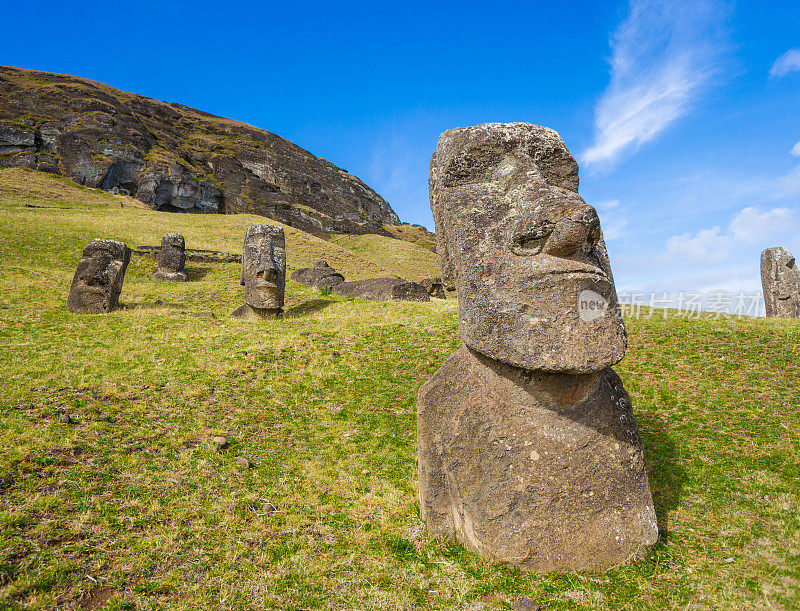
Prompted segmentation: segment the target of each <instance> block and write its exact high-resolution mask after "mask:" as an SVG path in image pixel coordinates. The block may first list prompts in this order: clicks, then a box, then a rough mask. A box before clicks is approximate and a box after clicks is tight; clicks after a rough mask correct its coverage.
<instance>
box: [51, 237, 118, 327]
mask: <svg viewBox="0 0 800 611" xmlns="http://www.w3.org/2000/svg"><path fill="white" fill-rule="evenodd" d="M130 260H131V249H130V248H128V247H127V246H125V244H123V243H122V242H116V241H114V240H92V241H91V242H89V243H88V244H87V245H86V248H84V249H83V257H82V258H81V260H80V263H78V269H77V270H76V271H75V277H74V278H73V279H72V286H70V288H69V297H67V309H68V310H69V311H70V312H79V313H86V314H104V313H106V312H111V311H113V310H116V309H117V308H118V307H119V294H120V292H122V281H123V280H124V278H125V270H126V269H127V268H128V263H129V262H130Z"/></svg>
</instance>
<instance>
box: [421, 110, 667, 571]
mask: <svg viewBox="0 0 800 611" xmlns="http://www.w3.org/2000/svg"><path fill="white" fill-rule="evenodd" d="M430 185H431V207H432V208H433V213H434V219H435V221H436V235H437V240H438V243H437V250H438V252H439V253H440V254H442V253H444V259H440V264H441V265H442V274H443V277H444V276H445V275H446V274H448V273H452V276H453V278H454V279H455V284H456V288H457V290H458V302H459V333H460V335H461V338H462V339H463V340H464V343H465V346H464V347H463V348H462V349H461V350H459V351H457V352H456V353H454V354H453V355H452V356H451V357H450V359H448V361H447V362H445V364H444V365H443V366H442V368H441V369H440V370H439V371H438V372H437V373H436V374H435V375H434V377H433V378H431V379H430V380H429V381H428V382H426V383H425V384H424V385H423V387H422V389H421V390H420V393H419V401H418V405H417V443H418V450H419V473H420V492H419V494H420V507H421V512H422V515H423V518H424V519H425V520H426V523H427V525H428V528H429V529H430V530H431V532H432V534H434V535H443V536H447V537H449V538H451V539H453V540H457V541H460V542H462V543H463V544H464V545H465V546H467V547H469V548H470V549H473V550H475V551H477V552H479V553H481V554H482V555H484V556H486V557H487V558H489V559H491V560H493V561H495V562H499V563H504V564H511V565H515V566H519V567H521V568H523V569H525V570H531V571H537V572H543V571H553V570H558V571H569V570H584V569H588V570H606V569H609V568H611V567H614V566H616V565H618V564H621V563H623V562H625V561H627V560H629V559H630V558H632V557H635V556H639V555H643V554H644V553H645V552H646V551H647V550H648V549H649V548H650V547H651V546H652V545H653V544H654V543H655V541H656V539H657V538H658V529H657V526H656V518H655V512H654V508H653V507H654V506H653V499H652V494H651V492H650V486H649V483H648V479H647V473H646V471H645V468H644V452H643V448H642V443H641V439H640V436H639V431H638V428H637V425H636V420H635V418H634V416H633V412H632V411H631V402H630V398H629V397H628V395H627V393H626V392H625V390H624V388H623V387H622V383H621V381H620V380H619V378H618V377H617V375H616V374H615V373H614V372H613V371H612V370H611V369H610V365H613V364H614V363H617V362H618V361H619V360H620V359H621V358H622V357H623V355H624V352H625V348H626V333H625V328H624V326H623V323H622V318H621V315H620V313H619V310H618V307H617V296H616V291H615V288H614V282H613V277H612V274H611V267H610V264H609V261H608V255H607V253H606V249H605V246H604V244H603V236H602V231H601V229H600V223H599V220H598V217H597V214H596V212H595V210H594V209H593V208H592V207H591V206H589V205H588V204H586V202H584V201H583V200H582V199H581V198H580V196H579V195H578V194H577V188H578V167H577V164H576V163H575V161H574V159H573V158H572V156H571V155H570V154H569V151H567V149H566V147H565V146H564V143H563V141H562V140H561V138H560V137H559V136H558V134H557V133H556V132H554V131H553V130H550V129H548V128H545V127H539V126H536V125H530V124H525V123H511V124H486V125H479V126H476V127H467V128H458V129H454V130H449V131H447V132H445V133H444V134H442V136H441V137H440V139H439V146H438V148H437V150H436V152H435V153H434V155H433V160H432V161H431V180H430Z"/></svg>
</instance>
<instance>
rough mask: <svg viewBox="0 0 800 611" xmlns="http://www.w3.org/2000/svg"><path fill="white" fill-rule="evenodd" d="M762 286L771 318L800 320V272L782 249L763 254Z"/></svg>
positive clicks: (765, 305)
mask: <svg viewBox="0 0 800 611" xmlns="http://www.w3.org/2000/svg"><path fill="white" fill-rule="evenodd" d="M761 286H762V288H763V289H764V307H765V309H766V312H767V317H769V318H773V317H774V318H800V270H798V269H797V265H796V264H795V261H794V257H793V256H792V253H790V252H789V251H788V250H786V249H785V248H782V247H780V246H779V247H776V248H767V249H766V250H765V251H764V252H762V253H761Z"/></svg>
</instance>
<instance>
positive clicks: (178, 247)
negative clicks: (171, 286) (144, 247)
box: [152, 233, 189, 282]
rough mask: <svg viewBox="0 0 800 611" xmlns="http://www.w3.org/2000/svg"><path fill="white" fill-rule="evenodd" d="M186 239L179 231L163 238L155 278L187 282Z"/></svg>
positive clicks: (154, 272) (154, 273)
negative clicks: (185, 267)
mask: <svg viewBox="0 0 800 611" xmlns="http://www.w3.org/2000/svg"><path fill="white" fill-rule="evenodd" d="M185 265H186V241H185V240H184V239H183V236H182V235H180V234H178V233H168V234H166V235H164V237H163V238H161V248H160V249H159V250H158V267H157V268H156V269H155V270H153V275H152V278H153V280H166V281H168V282H186V281H187V280H188V279H189V277H188V276H187V275H186V270H185V269H184V266H185Z"/></svg>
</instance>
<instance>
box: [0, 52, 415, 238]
mask: <svg viewBox="0 0 800 611" xmlns="http://www.w3.org/2000/svg"><path fill="white" fill-rule="evenodd" d="M11 166H24V167H29V168H33V169H38V170H42V171H45V172H52V173H57V174H62V175H64V176H68V177H70V178H72V179H74V180H75V181H76V182H78V183H80V184H82V185H86V186H89V187H99V188H101V189H104V190H107V191H108V190H112V189H122V190H123V191H124V192H126V193H130V194H131V195H133V196H135V197H136V198H137V199H139V200H140V201H142V202H144V203H146V204H147V205H149V206H150V207H152V208H154V209H156V210H163V211H187V212H226V213H250V214H258V215H263V216H267V217H269V218H272V219H275V220H277V221H280V222H281V223H284V224H286V225H290V226H293V227H298V228H300V229H303V230H304V231H307V232H310V233H315V234H318V235H319V234H328V233H356V234H361V233H380V234H383V235H388V234H387V233H386V232H385V231H384V230H383V229H382V226H383V224H390V225H393V224H397V223H399V222H400V221H399V219H398V217H397V214H395V212H394V210H392V208H391V206H389V204H388V203H387V202H386V201H384V199H383V198H382V197H381V196H380V195H378V194H377V193H376V192H375V191H373V190H372V189H371V188H370V187H368V186H367V185H366V184H364V183H363V182H362V181H361V180H359V179H358V178H356V177H355V176H352V175H350V174H348V172H347V171H346V170H343V169H342V168H339V167H337V166H335V165H334V164H332V163H330V162H329V161H326V160H325V159H321V158H318V157H315V156H314V155H312V154H311V153H309V152H308V151H306V150H303V149H302V148H300V147H298V146H296V145H294V144H292V143H291V142H289V141H288V140H284V139H283V138H281V137H279V136H276V135H275V134H272V133H270V132H267V131H264V130H262V129H258V128H255V127H252V126H250V125H246V124H244V123H240V122H238V121H232V120H229V119H224V118H221V117H216V116H214V115H210V114H208V113H205V112H202V111H199V110H195V109H193V108H189V107H186V106H182V105H180V104H175V103H166V102H160V101H158V100H152V99H150V98H145V97H143V96H140V95H136V94H132V93H126V92H124V91H120V90H118V89H115V88H113V87H110V86H109V85H105V84H103V83H98V82H94V81H90V80H87V79H83V78H79V77H74V76H67V75H60V74H52V73H49V72H38V71H33V70H25V69H21V68H13V67H0V167H11Z"/></svg>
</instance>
